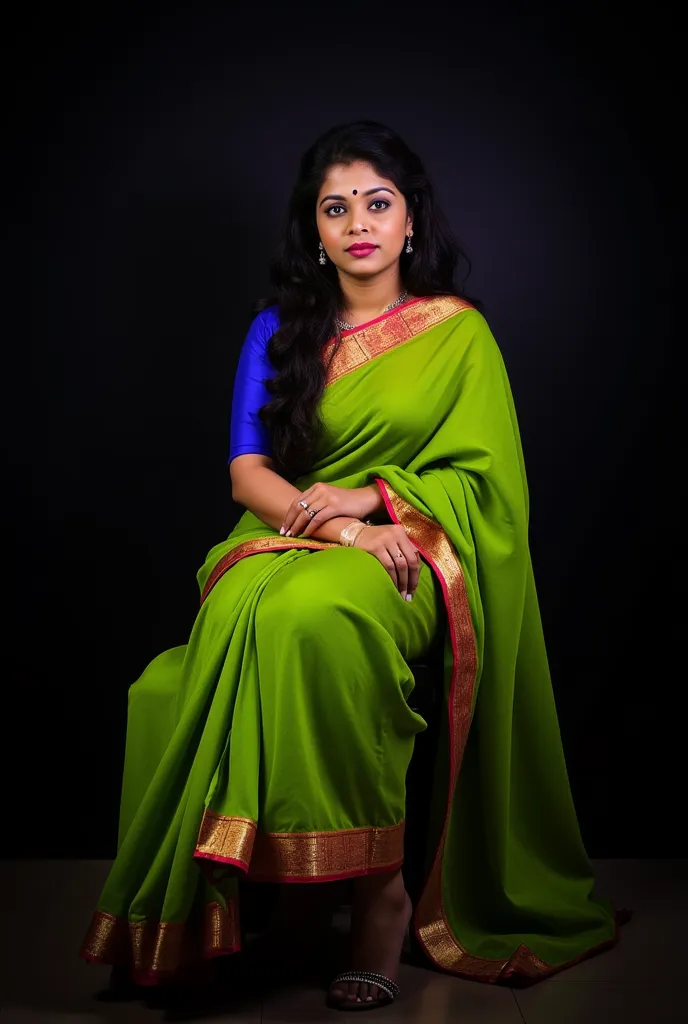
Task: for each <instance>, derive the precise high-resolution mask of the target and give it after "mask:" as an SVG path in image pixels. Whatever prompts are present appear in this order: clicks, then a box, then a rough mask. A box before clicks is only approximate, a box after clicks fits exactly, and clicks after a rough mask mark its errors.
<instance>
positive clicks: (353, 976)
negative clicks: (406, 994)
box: [327, 971, 400, 1012]
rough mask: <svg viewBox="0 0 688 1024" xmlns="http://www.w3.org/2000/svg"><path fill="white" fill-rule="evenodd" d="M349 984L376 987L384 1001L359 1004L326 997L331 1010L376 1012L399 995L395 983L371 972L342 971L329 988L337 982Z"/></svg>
mask: <svg viewBox="0 0 688 1024" xmlns="http://www.w3.org/2000/svg"><path fill="white" fill-rule="evenodd" d="M340 981H342V982H350V981H353V982H355V983H356V984H359V985H377V987H378V988H379V989H381V990H382V991H383V992H384V993H385V998H384V999H370V1000H366V1001H361V1002H360V1003H358V1002H356V1003H354V1002H352V1001H351V1000H350V999H332V998H331V997H328V999H327V1005H328V1006H329V1007H330V1009H331V1010H346V1011H347V1012H348V1011H350V1010H354V1011H355V1010H377V1008H378V1007H379V1006H389V1005H390V1003H393V1002H394V1000H395V999H396V998H397V996H398V995H399V991H400V990H399V986H398V985H397V984H395V982H393V981H390V979H389V978H386V977H385V976H384V974H374V973H373V972H371V971H344V973H343V974H338V975H337V977H336V978H335V979H334V981H333V982H332V983H331V985H330V988H331V989H332V988H333V987H334V986H335V985H338V984H339V982H340Z"/></svg>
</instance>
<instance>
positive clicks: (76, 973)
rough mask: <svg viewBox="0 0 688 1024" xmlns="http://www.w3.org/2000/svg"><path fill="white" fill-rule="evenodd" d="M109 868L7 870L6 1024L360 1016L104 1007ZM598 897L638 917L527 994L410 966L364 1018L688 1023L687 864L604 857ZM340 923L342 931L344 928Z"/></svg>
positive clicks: (250, 1006) (279, 998)
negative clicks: (96, 962)
mask: <svg viewBox="0 0 688 1024" xmlns="http://www.w3.org/2000/svg"><path fill="white" fill-rule="evenodd" d="M108 866H109V865H108V863H107V862H105V861H30V862H29V861H23V862H16V861H6V862H4V863H0V891H1V892H2V893H3V894H4V900H5V905H4V908H3V915H4V921H3V929H2V931H3V937H4V940H5V941H4V943H3V945H4V947H5V948H4V950H3V956H2V961H3V963H2V967H3V978H2V1001H1V1004H0V1021H1V1022H2V1024H100V1022H101V1021H105V1022H114V1024H119V1022H122V1024H124V1022H126V1024H143V1022H147V1024H157V1022H159V1021H180V1022H181V1021H184V1022H188V1024H202V1022H207V1024H211V1022H212V1024H220V1022H222V1021H231V1022H233V1024H259V1022H262V1024H282V1022H284V1024H287V1022H289V1024H301V1022H303V1024H318V1022H324V1021H329V1022H330V1024H338V1022H340V1021H346V1020H354V1019H356V1018H357V1016H358V1015H354V1014H353V1013H339V1014H337V1013H336V1012H335V1011H332V1010H328V1009H326V1008H325V1007H324V1005H323V998H324V993H323V991H321V990H319V989H317V988H316V987H315V986H312V987H308V986H294V987H293V988H287V987H282V988H281V989H278V990H276V991H274V992H272V993H271V994H270V995H265V994H263V995H262V996H261V994H260V992H258V991H255V990H254V991H253V992H252V991H248V992H244V993H243V994H239V995H235V994H234V993H233V992H231V991H228V992H227V993H223V994H222V998H220V1000H219V1002H218V1001H216V1003H215V1005H212V1004H210V1003H207V1004H206V1005H202V1004H201V1003H200V1001H199V1002H196V1001H194V1003H193V1004H192V1005H191V1006H190V1007H187V1008H186V1009H184V1008H181V1007H177V1008H175V1009H174V1010H171V1009H169V1008H168V1009H161V1008H151V1007H149V1006H146V1005H143V1004H141V1003H138V1002H124V1003H116V1004H112V1003H102V1002H99V1001H98V1000H97V999H95V998H94V996H95V994H96V993H97V992H98V991H99V990H101V989H102V988H103V987H104V986H105V983H106V980H107V976H108V972H107V969H105V968H101V967H96V966H93V965H89V964H86V963H84V962H83V961H81V960H80V959H78V957H77V949H78V947H79V944H80V941H81V938H82V936H83V932H84V930H85V928H86V926H87V924H88V921H89V918H90V913H91V909H92V907H93V905H94V903H95V901H96V899H97V897H98V894H99V890H100V886H101V884H102V882H103V879H104V877H105V874H106V872H107V869H108ZM595 868H596V872H597V877H598V880H599V888H600V891H601V892H603V893H604V895H605V896H606V897H608V898H609V899H611V900H613V901H614V903H615V904H616V905H617V906H624V907H632V908H633V910H634V918H633V920H632V921H631V922H630V924H628V925H626V926H625V927H624V928H623V930H622V937H621V942H620V944H619V945H618V946H617V947H616V948H615V949H613V950H611V951H609V952H607V953H604V954H602V955H601V956H598V957H595V958H594V959H592V960H589V961H587V962H586V963H583V964H580V965H579V966H578V967H573V968H571V969H569V970H568V971H564V972H562V973H561V974H559V975H557V976H555V977H554V978H552V979H550V980H549V981H544V982H541V983H540V984H538V985H535V986H534V987H532V988H530V989H527V990H520V991H512V990H510V989H506V988H495V987H493V986H488V985H481V984H476V983H475V982H467V981H460V980H458V979H456V978H451V977H448V976H446V975H440V974H437V973H434V972H432V971H428V970H421V969H419V968H414V967H410V966H402V969H401V976H400V985H401V989H402V996H401V998H400V999H399V1000H398V1002H397V1003H396V1004H395V1005H394V1006H391V1007H388V1008H386V1009H384V1010H380V1011H377V1012H376V1013H375V1014H374V1015H373V1016H372V1017H366V1018H364V1020H370V1021H371V1022H372V1021H373V1020H375V1021H377V1020H382V1021H385V1022H387V1021H389V1022H392V1021H398V1022H405V1024H411V1022H421V1021H422V1022H423V1024H444V1022H448V1021H457V1022H462V1024H472V1022H474V1021H475V1022H480V1024H523V1022H524V1021H525V1022H527V1024H617V1022H619V1024H622V1022H623V1024H637V1022H642V1024H670V1022H674V1021H686V1020H688V987H687V986H686V984H685V979H684V977H683V970H684V967H685V947H684V941H685V940H684V938H683V929H684V922H685V920H686V912H687V910H688V861H660V860H655V861H649V860H645V861H640V860H618V861H612V860H606V861H598V862H596V864H595ZM340 924H341V922H340Z"/></svg>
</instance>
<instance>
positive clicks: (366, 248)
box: [346, 242, 377, 259]
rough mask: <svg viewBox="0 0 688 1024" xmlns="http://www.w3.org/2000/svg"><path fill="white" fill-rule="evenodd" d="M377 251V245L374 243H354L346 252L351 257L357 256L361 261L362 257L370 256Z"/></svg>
mask: <svg viewBox="0 0 688 1024" xmlns="http://www.w3.org/2000/svg"><path fill="white" fill-rule="evenodd" d="M376 249H377V246H376V245H373V243H372V242H354V244H353V245H350V246H349V248H348V249H347V250H346V251H347V252H348V253H349V254H350V255H351V256H356V257H357V258H358V259H360V258H361V257H362V256H370V254H371V252H375V250H376Z"/></svg>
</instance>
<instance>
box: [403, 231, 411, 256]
mask: <svg viewBox="0 0 688 1024" xmlns="http://www.w3.org/2000/svg"><path fill="white" fill-rule="evenodd" d="M412 234H413V231H409V233H408V235H407V236H406V248H405V249H404V252H406V253H410V252H413V246H412V245H411V235H412Z"/></svg>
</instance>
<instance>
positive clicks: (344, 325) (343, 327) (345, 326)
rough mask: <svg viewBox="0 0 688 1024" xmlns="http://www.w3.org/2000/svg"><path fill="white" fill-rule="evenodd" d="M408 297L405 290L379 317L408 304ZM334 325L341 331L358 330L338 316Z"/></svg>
mask: <svg viewBox="0 0 688 1024" xmlns="http://www.w3.org/2000/svg"><path fill="white" fill-rule="evenodd" d="M408 297H409V295H408V292H407V291H406V289H404V291H403V292H402V293H401V295H400V296H399V298H398V299H395V301H394V302H390V304H389V306H385V308H384V309H383V310H382V313H380V314H379V315H380V316H383V315H384V314H385V313H389V311H390V309H394V308H395V307H396V306H401V304H402V303H403V302H406V300H407V299H408ZM334 324H335V327H337V329H338V330H340V331H355V330H356V324H348V323H347V322H346V320H340V318H339V317H338V316H336V317H335V318H334Z"/></svg>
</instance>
